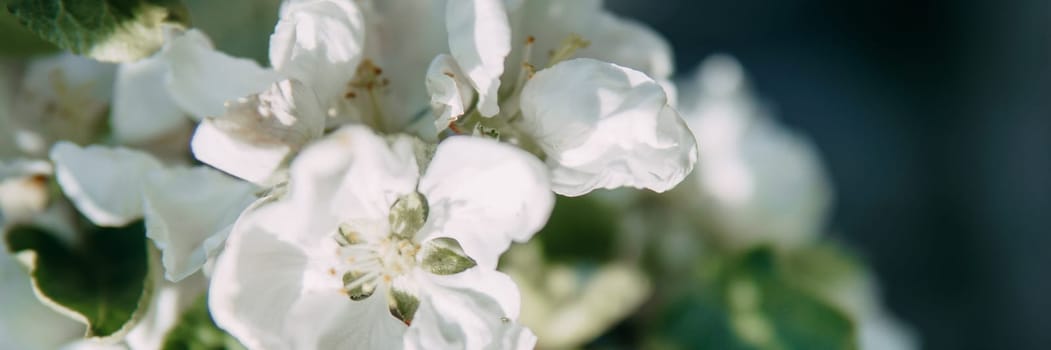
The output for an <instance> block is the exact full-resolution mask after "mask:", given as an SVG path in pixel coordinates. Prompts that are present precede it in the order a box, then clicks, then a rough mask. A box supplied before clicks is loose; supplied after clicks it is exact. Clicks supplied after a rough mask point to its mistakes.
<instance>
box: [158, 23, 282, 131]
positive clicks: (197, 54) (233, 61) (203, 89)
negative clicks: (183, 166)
mask: <svg viewBox="0 0 1051 350" xmlns="http://www.w3.org/2000/svg"><path fill="white" fill-rule="evenodd" d="M161 55H163V56H164V58H165V60H166V61H167V62H168V64H169V66H170V71H169V75H168V89H169V91H171V96H172V98H173V99H174V100H175V101H176V102H177V103H178V104H179V106H180V107H182V109H183V110H185V111H187V112H189V113H190V115H191V116H193V117H196V118H204V117H214V116H217V115H221V114H222V113H223V108H224V107H223V106H224V103H225V102H226V101H230V100H234V99H236V98H240V97H243V96H248V95H251V94H254V93H258V92H260V91H263V90H264V89H266V87H267V86H269V85H270V84H271V83H273V82H274V81H275V80H277V75H276V74H274V72H272V71H270V70H267V69H264V68H262V67H259V65H258V64H256V63H255V62H254V61H252V60H249V59H244V58H236V57H231V56H227V55H226V54H224V53H222V52H219V51H217V50H215V49H214V48H213V47H212V43H211V41H210V40H208V37H206V36H205V35H204V33H202V32H201V31H199V30H196V29H191V30H189V31H186V32H185V33H183V34H182V35H180V36H178V37H176V38H174V39H172V40H171V42H169V43H168V44H167V45H165V47H164V50H163V51H162V52H161Z"/></svg>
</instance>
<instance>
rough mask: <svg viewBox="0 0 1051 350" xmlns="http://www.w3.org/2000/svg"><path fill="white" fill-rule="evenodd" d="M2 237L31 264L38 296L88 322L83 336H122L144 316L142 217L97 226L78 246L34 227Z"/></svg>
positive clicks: (146, 283)
mask: <svg viewBox="0 0 1051 350" xmlns="http://www.w3.org/2000/svg"><path fill="white" fill-rule="evenodd" d="M6 238H7V244H8V248H9V249H10V250H11V252H12V253H14V254H15V255H16V256H17V257H18V260H19V261H21V262H22V263H23V264H25V265H26V266H27V267H28V268H29V271H30V276H31V277H32V279H33V288H34V291H35V292H36V294H37V296H38V297H40V298H41V300H42V301H43V302H44V304H46V305H48V306H51V307H52V308H54V309H55V310H58V311H59V312H62V313H63V314H65V315H68V316H70V317H72V318H75V319H78V320H80V321H81V322H84V323H85V324H87V326H88V327H87V335H86V336H87V337H93V338H118V337H121V336H123V335H124V334H125V333H126V332H127V331H128V330H129V329H131V327H132V326H134V325H135V324H136V323H137V322H138V319H139V318H140V317H141V315H143V314H145V312H146V310H145V309H146V308H147V306H148V305H149V300H150V297H151V295H152V291H153V280H152V278H150V275H149V274H150V267H149V253H148V246H147V242H146V235H145V228H144V227H143V224H142V222H141V221H140V222H137V223H134V224H131V225H129V226H125V227H121V228H95V229H93V230H91V231H90V232H86V234H85V237H84V239H83V241H82V242H81V243H82V244H80V245H78V246H77V247H70V246H68V245H66V243H65V242H63V241H61V240H60V239H58V238H57V237H55V236H54V235H52V234H51V233H49V232H47V231H45V230H43V229H40V228H37V227H32V226H18V227H14V228H12V229H11V231H9V232H8V233H7V237H6ZM140 306H141V307H140Z"/></svg>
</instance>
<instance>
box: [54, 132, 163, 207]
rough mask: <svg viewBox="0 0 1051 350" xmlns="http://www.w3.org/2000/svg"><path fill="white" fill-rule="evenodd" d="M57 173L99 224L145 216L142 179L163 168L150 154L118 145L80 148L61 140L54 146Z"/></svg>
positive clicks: (69, 193)
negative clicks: (143, 211)
mask: <svg viewBox="0 0 1051 350" xmlns="http://www.w3.org/2000/svg"><path fill="white" fill-rule="evenodd" d="M51 161H52V162H54V163H55V175H56V177H57V178H58V184H59V185H61V186H62V191H63V192H65V194H66V197H69V199H70V200H72V201H73V205H75V206H76V207H77V210H79V211H80V212H81V213H82V214H84V216H86V217H88V219H90V220H91V222H93V223H95V224H96V225H99V226H123V225H126V224H128V223H129V222H131V221H133V220H135V219H138V218H140V217H142V180H143V178H144V177H145V174H146V173H148V172H150V171H153V170H157V169H160V168H161V164H160V162H158V161H157V160H156V159H154V158H153V157H152V156H150V155H149V154H146V153H143V152H139V151H134V150H130V149H127V148H122V147H116V148H108V147H102V146H88V147H86V148H80V147H79V146H77V145H75V144H72V143H69V142H59V143H58V144H56V145H55V146H54V147H52V148H51Z"/></svg>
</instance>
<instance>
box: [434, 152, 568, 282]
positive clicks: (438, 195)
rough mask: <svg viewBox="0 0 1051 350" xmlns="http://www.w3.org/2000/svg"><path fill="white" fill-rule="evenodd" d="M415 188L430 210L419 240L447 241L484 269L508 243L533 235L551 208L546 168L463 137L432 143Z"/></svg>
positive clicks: (525, 157)
mask: <svg viewBox="0 0 1051 350" xmlns="http://www.w3.org/2000/svg"><path fill="white" fill-rule="evenodd" d="M419 190H420V192H421V193H423V194H424V196H426V197H427V199H428V201H429V202H430V210H431V218H430V219H429V221H428V225H427V226H424V228H423V230H421V233H423V234H425V235H427V237H424V238H429V237H440V236H447V237H452V238H453V239H456V240H457V241H458V242H459V243H460V244H461V245H462V246H463V249H464V251H465V252H466V253H467V255H468V256H470V257H471V258H473V259H475V260H476V261H477V262H478V265H479V266H481V267H483V268H489V269H494V268H496V262H497V259H498V258H499V257H500V254H501V253H503V252H504V251H505V250H507V247H508V246H509V245H510V244H511V241H518V242H524V241H527V240H529V238H531V237H532V236H533V234H535V233H536V232H537V231H539V230H540V228H541V227H543V225H544V224H545V223H546V222H547V218H548V216H549V215H550V214H551V209H552V207H553V205H554V196H553V195H552V194H551V190H550V186H549V184H548V177H547V170H546V169H545V167H544V165H543V164H542V163H540V161H538V160H537V159H536V157H534V156H532V155H531V154H529V153H526V152H525V151H522V150H519V149H517V148H515V147H513V146H509V145H506V144H502V143H499V142H496V141H493V140H489V139H483V138H476V137H468V136H456V137H451V138H449V139H446V140H445V141H444V142H442V143H441V144H439V145H438V149H437V150H436V151H435V154H434V159H433V160H432V161H431V164H430V167H428V168H427V171H426V172H425V173H424V175H423V178H421V179H420V186H419ZM421 241H422V239H421Z"/></svg>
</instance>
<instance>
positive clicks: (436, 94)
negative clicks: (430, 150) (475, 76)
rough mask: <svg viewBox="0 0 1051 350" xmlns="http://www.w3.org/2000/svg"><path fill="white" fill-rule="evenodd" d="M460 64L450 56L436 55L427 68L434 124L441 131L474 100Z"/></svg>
mask: <svg viewBox="0 0 1051 350" xmlns="http://www.w3.org/2000/svg"><path fill="white" fill-rule="evenodd" d="M465 78H466V77H465V76H464V73H463V72H462V71H461V70H460V66H459V65H458V64H456V60H454V59H453V58H452V57H451V56H449V55H446V54H441V55H438V57H435V58H434V61H431V65H430V68H428V69H427V81H426V86H427V92H428V93H430V95H431V110H433V111H434V112H435V114H437V118H438V119H436V120H435V121H434V126H435V128H436V129H437V132H442V131H443V130H445V129H446V128H448V127H449V123H452V122H453V121H455V120H456V118H459V117H460V116H461V115H463V114H464V111H465V110H467V109H469V108H470V105H471V102H472V101H474V98H475V92H474V88H473V87H472V86H471V82H469V81H467V80H466V79H465Z"/></svg>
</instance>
